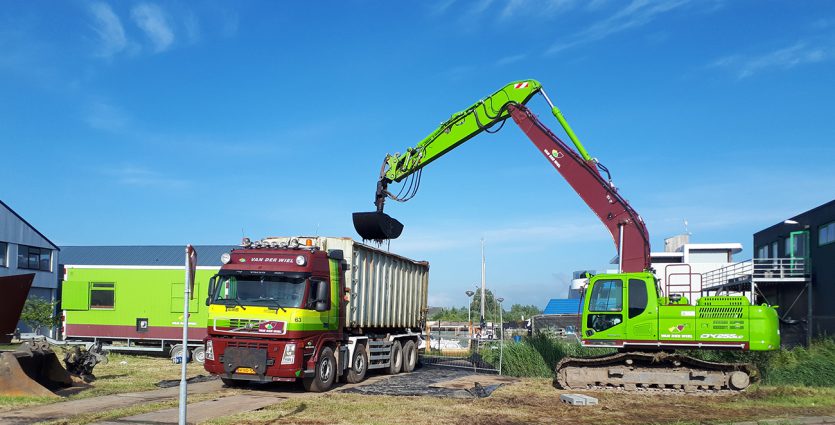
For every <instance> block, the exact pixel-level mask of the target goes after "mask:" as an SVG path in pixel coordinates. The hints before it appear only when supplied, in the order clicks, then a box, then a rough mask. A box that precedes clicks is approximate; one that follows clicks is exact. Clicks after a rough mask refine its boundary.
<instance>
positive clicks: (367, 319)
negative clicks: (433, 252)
mask: <svg viewBox="0 0 835 425" xmlns="http://www.w3.org/2000/svg"><path fill="white" fill-rule="evenodd" d="M352 245H353V246H352V248H353V249H351V250H345V254H346V256H345V259H346V260H348V261H349V262H350V263H349V264H350V265H351V269H350V270H349V271H348V272H347V273H346V276H345V277H346V279H347V280H348V282H350V288H351V301H350V302H349V304H348V309H347V311H346V314H347V318H346V319H347V320H346V323H347V324H348V326H359V327H365V328H376V327H409V328H416V327H420V326H421V319H422V314H423V311H424V309H426V307H427V306H426V303H427V295H428V289H429V264H428V263H425V262H416V261H412V260H408V259H406V258H403V257H399V256H396V255H392V254H389V253H387V252H385V251H382V250H378V249H375V248H372V247H369V246H367V245H362V244H359V243H353V244H352ZM349 253H350V256H349V255H348V254H349Z"/></svg>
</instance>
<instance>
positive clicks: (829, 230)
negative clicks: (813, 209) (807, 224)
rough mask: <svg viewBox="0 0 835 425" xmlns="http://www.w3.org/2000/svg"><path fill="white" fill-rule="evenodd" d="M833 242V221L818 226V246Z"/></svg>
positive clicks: (834, 236)
mask: <svg viewBox="0 0 835 425" xmlns="http://www.w3.org/2000/svg"><path fill="white" fill-rule="evenodd" d="M833 242H835V221H833V222H832V223H828V224H824V225H823V226H820V227H818V246H821V245H828V244H831V243H833Z"/></svg>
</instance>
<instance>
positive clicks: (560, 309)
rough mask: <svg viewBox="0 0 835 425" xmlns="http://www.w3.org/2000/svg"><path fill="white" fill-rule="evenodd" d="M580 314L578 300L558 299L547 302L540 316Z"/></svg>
mask: <svg viewBox="0 0 835 425" xmlns="http://www.w3.org/2000/svg"><path fill="white" fill-rule="evenodd" d="M579 312H580V299H579V298H573V299H558V298H554V299H552V300H551V301H548V305H547V306H545V310H543V311H542V314H577V313H579Z"/></svg>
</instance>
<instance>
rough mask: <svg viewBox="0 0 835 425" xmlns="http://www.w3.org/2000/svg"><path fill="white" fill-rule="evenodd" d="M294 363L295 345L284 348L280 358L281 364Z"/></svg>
mask: <svg viewBox="0 0 835 425" xmlns="http://www.w3.org/2000/svg"><path fill="white" fill-rule="evenodd" d="M295 362H296V344H287V345H285V346H284V355H283V356H281V364H293V363H295Z"/></svg>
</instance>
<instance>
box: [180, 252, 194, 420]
mask: <svg viewBox="0 0 835 425" xmlns="http://www.w3.org/2000/svg"><path fill="white" fill-rule="evenodd" d="M190 267H191V264H189V249H188V247H186V267H185V269H186V279H185V284H184V285H183V286H184V289H183V351H182V356H181V358H182V361H181V364H182V367H181V369H180V422H179V423H180V425H186V395H187V394H188V383H187V382H186V365H187V364H188V302H189V299H191V282H190V280H191V273H190V271H189V270H190Z"/></svg>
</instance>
